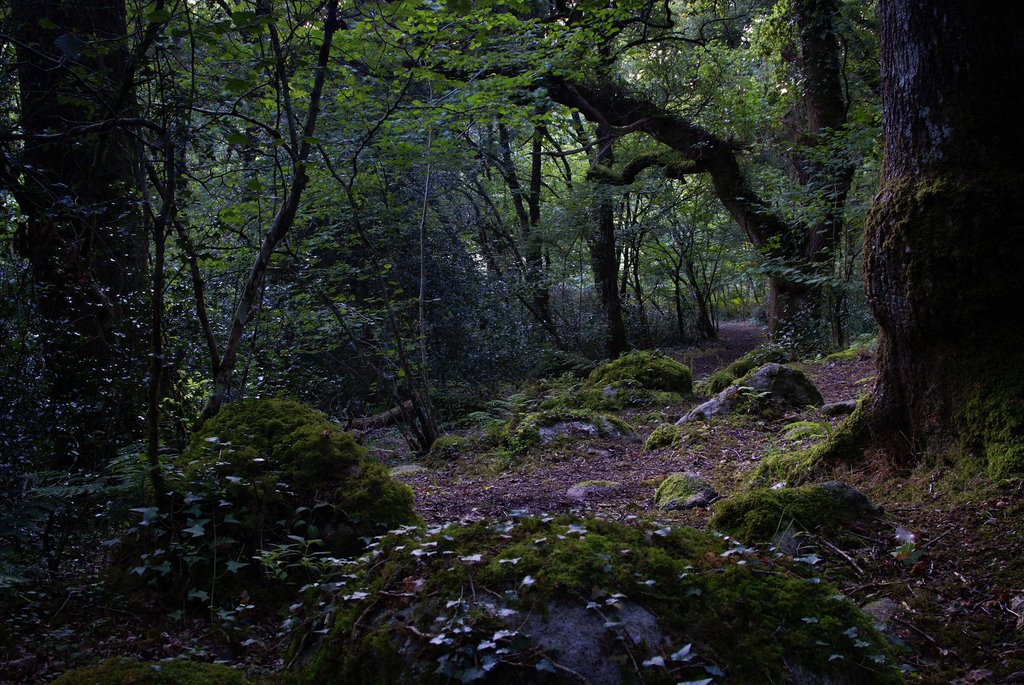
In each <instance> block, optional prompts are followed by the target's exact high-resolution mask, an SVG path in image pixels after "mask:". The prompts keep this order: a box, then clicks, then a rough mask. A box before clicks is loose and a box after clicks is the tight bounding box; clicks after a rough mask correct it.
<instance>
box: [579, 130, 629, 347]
mask: <svg viewBox="0 0 1024 685" xmlns="http://www.w3.org/2000/svg"><path fill="white" fill-rule="evenodd" d="M597 138H598V141H600V142H599V143H598V152H597V154H596V156H595V159H594V163H595V164H602V165H605V166H611V164H612V148H611V144H610V143H606V142H605V141H608V140H610V138H609V137H608V131H607V130H606V128H605V127H603V126H598V127H597ZM594 190H595V193H594V199H593V204H592V211H593V217H592V219H591V220H592V222H593V224H592V226H593V227H592V230H591V233H590V237H589V240H588V241H587V244H588V245H589V248H590V268H591V270H592V271H593V274H594V285H595V286H596V287H597V291H598V295H599V296H600V299H601V314H602V318H603V319H604V324H605V329H606V330H605V353H606V354H607V355H608V356H609V357H611V358H613V359H614V358H615V357H618V356H619V355H620V354H622V353H623V352H625V351H626V350H627V349H629V342H628V340H627V337H626V325H625V323H623V320H622V301H621V300H620V299H619V286H618V275H619V260H618V256H617V251H616V249H615V203H614V200H613V199H612V197H611V194H610V193H609V192H607V190H608V186H605V185H604V184H599V183H595V184H594Z"/></svg>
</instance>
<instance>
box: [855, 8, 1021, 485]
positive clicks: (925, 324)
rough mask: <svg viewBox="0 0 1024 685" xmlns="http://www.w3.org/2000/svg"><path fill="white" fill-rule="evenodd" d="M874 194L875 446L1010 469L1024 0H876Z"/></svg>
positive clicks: (1017, 330)
mask: <svg viewBox="0 0 1024 685" xmlns="http://www.w3.org/2000/svg"><path fill="white" fill-rule="evenodd" d="M880 12H881V22H882V87H883V102H884V121H883V135H884V144H885V150H884V153H885V159H884V167H883V185H882V189H881V192H880V194H879V195H878V197H877V199H876V202H875V204H874V206H873V208H872V210H871V213H870V215H869V217H868V222H867V227H866V232H865V254H866V258H865V266H864V272H865V281H866V287H867V294H868V300H869V302H870V305H871V308H872V310H873V311H874V313H875V316H876V317H877V319H878V322H879V326H880V328H881V333H880V339H879V358H878V381H877V384H876V387H875V389H874V392H873V394H872V396H871V400H870V403H869V405H868V409H869V412H868V427H869V430H870V432H871V437H872V439H873V441H874V442H875V443H877V444H879V445H881V446H883V447H886V448H888V449H889V451H890V452H891V453H892V454H893V455H894V456H895V457H896V458H897V459H898V460H900V461H901V462H902V463H912V462H914V461H916V460H917V459H919V458H920V456H921V455H922V454H924V453H949V452H950V451H951V450H952V452H953V453H954V454H966V453H970V454H974V455H976V456H977V457H980V458H983V459H984V460H985V463H986V465H987V468H988V471H989V473H990V474H991V475H993V476H1003V475H1010V474H1019V473H1024V308H1022V307H1021V306H1020V303H1021V302H1024V279H1022V278H1021V274H1020V270H1021V266H1022V265H1024V190H1022V189H1024V174H1022V172H1021V170H1020V160H1021V158H1022V156H1024V136H1022V135H1021V134H1020V130H1019V121H1020V113H1019V107H1018V99H1017V98H1018V97H1019V93H1020V92H1022V90H1024V32H1021V30H1020V27H1021V25H1022V23H1021V22H1022V21H1024V5H1022V4H1021V3H1019V2H1016V0H1001V1H994V2H988V3H982V4H977V5H967V4H964V3H960V2H956V1H955V0H932V1H929V2H924V1H922V0H883V2H882V3H881V6H880Z"/></svg>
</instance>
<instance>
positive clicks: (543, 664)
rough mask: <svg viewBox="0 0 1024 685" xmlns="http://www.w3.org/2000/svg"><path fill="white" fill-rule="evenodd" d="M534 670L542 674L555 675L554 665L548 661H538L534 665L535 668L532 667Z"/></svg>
mask: <svg viewBox="0 0 1024 685" xmlns="http://www.w3.org/2000/svg"><path fill="white" fill-rule="evenodd" d="M534 668H536V669H537V670H538V671H541V672H542V673H555V672H556V669H555V665H554V664H553V663H551V660H550V659H541V660H540V661H538V662H537V664H536V666H534Z"/></svg>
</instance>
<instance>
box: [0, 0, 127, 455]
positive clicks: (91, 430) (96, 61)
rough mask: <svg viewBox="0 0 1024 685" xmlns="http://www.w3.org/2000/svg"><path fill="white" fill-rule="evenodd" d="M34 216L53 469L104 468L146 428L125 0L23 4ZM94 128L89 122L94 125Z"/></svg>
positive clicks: (18, 23) (18, 7)
mask: <svg viewBox="0 0 1024 685" xmlns="http://www.w3.org/2000/svg"><path fill="white" fill-rule="evenodd" d="M12 10H13V26H14V31H15V34H16V37H17V45H18V62H19V66H18V83H19V88H20V94H21V121H20V123H21V127H22V129H23V131H24V133H25V136H26V142H25V145H24V151H23V155H22V159H21V169H20V170H19V171H20V174H21V176H22V183H21V184H20V187H19V188H17V189H15V190H14V193H15V196H16V197H17V199H18V203H19V205H20V207H21V210H22V212H24V215H25V221H24V224H23V225H22V226H21V227H20V228H19V233H18V236H17V238H18V239H17V243H16V244H17V247H18V250H19V252H20V253H21V254H22V255H23V256H24V257H25V258H26V259H27V260H28V262H29V264H30V266H31V269H32V276H33V282H34V286H35V293H36V305H37V307H38V312H39V315H40V323H41V327H42V331H41V332H42V339H43V351H44V356H45V365H46V373H47V380H48V382H49V392H50V395H51V398H52V403H51V405H50V406H51V409H53V412H54V413H53V415H51V416H48V417H46V418H45V420H46V421H47V422H48V423H49V424H50V425H51V426H53V430H54V445H53V450H54V465H55V466H56V467H58V468H69V467H72V466H74V467H75V468H86V469H88V468H95V467H98V466H101V465H102V464H104V463H105V461H106V460H107V459H109V458H110V457H112V456H113V455H114V454H115V450H116V448H117V447H118V444H119V443H121V442H123V441H124V440H125V439H126V438H127V437H128V436H129V434H131V433H132V432H133V431H134V430H136V429H138V428H139V427H140V425H139V421H138V416H139V414H140V413H141V412H140V408H141V400H142V397H143V395H142V393H140V392H138V391H137V390H138V387H139V386H140V385H141V380H142V369H143V364H142V363H141V362H142V361H143V360H144V353H143V352H142V343H143V341H144V339H143V337H142V335H140V323H141V314H142V307H143V306H144V300H143V293H144V290H143V289H144V284H145V280H146V252H147V247H146V239H145V236H144V232H143V230H142V225H141V215H140V214H139V212H138V208H137V202H135V201H134V199H133V195H134V194H135V189H136V177H137V174H136V170H137V167H136V164H137V162H138V159H137V154H136V153H137V148H136V146H135V143H134V141H133V139H132V137H131V135H130V134H129V133H127V132H126V129H125V128H121V127H119V126H117V125H115V124H111V125H110V126H104V125H103V124H104V123H105V122H114V121H115V120H118V119H123V118H125V117H129V116H131V114H132V109H133V104H134V103H133V95H132V88H131V82H130V81H131V75H130V71H129V69H128V68H127V64H128V60H127V59H126V56H127V55H126V47H125V41H126V35H125V32H126V15H125V4H124V2H123V0H121V1H114V0H74V1H67V2H48V1H46V0H16V1H15V2H14V3H13V6H12ZM96 129H100V130H98V131H96V132H92V133H87V134H86V133H83V131H84V130H96Z"/></svg>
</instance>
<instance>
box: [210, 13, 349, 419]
mask: <svg viewBox="0 0 1024 685" xmlns="http://www.w3.org/2000/svg"><path fill="white" fill-rule="evenodd" d="M340 27H341V24H340V20H339V18H338V0H331V2H329V3H328V7H327V18H326V21H325V25H324V33H323V40H322V42H321V43H320V50H319V53H318V54H317V61H316V76H315V77H314V80H313V87H312V89H311V91H310V96H309V109H308V111H307V112H306V119H305V123H304V125H303V126H302V128H301V129H299V128H298V127H297V125H296V124H295V121H296V118H295V112H294V110H293V109H292V108H291V103H290V100H286V103H287V105H288V110H289V111H288V121H289V122H291V126H292V128H293V130H292V133H291V137H292V139H293V146H292V148H293V149H294V150H295V152H294V157H293V159H292V179H291V184H290V186H289V188H288V192H287V194H286V195H285V198H284V201H283V202H282V203H281V207H280V208H279V209H278V211H277V214H275V215H274V218H273V219H272V220H271V223H270V227H269V228H268V229H267V232H266V233H265V234H264V235H263V241H262V243H261V244H260V250H259V253H258V254H257V255H256V259H255V260H254V261H253V264H252V267H251V268H250V269H249V275H248V277H247V278H246V281H245V284H244V285H243V287H242V292H241V294H240V295H239V298H238V305H237V306H236V308H235V315H234V318H233V319H232V321H231V329H230V333H229V335H228V340H227V343H226V344H225V345H224V353H223V356H222V357H221V358H220V361H219V362H218V363H215V366H214V377H213V390H212V391H211V392H210V396H209V397H208V398H207V400H206V406H205V407H204V408H203V411H202V413H201V414H200V416H199V419H198V420H197V421H196V426H197V427H198V426H200V425H202V424H203V422H205V421H206V420H207V419H209V418H210V417H212V416H214V415H216V413H217V412H218V411H220V407H221V405H222V404H223V403H224V400H225V398H226V397H227V393H228V390H229V388H230V387H231V380H232V378H233V376H234V373H235V366H236V365H237V363H238V352H239V349H240V347H241V344H242V335H243V333H244V332H245V330H246V326H247V325H248V323H249V319H250V318H251V317H252V316H253V315H254V314H255V313H256V311H257V307H258V304H259V301H258V299H257V295H258V293H259V292H260V290H261V289H262V287H263V282H264V279H265V278H266V275H267V269H268V268H269V267H270V258H271V256H273V254H274V251H275V250H276V249H277V246H278V244H279V243H280V242H281V241H282V240H284V238H285V236H287V235H288V231H290V230H291V228H292V225H293V224H294V223H295V216H296V214H297V213H298V211H299V203H300V201H301V199H302V193H303V191H305V189H306V184H307V183H308V182H309V176H308V175H307V173H306V167H307V164H308V162H309V153H310V151H311V149H312V143H311V141H312V140H314V137H313V136H314V134H315V133H316V123H317V118H318V116H319V114H320V98H321V96H322V94H323V90H324V82H325V80H326V78H327V63H328V60H329V58H330V55H331V40H332V38H333V37H334V34H335V33H336V32H337V30H338V29H339V28H340ZM270 33H271V36H272V38H274V45H275V47H276V48H278V49H277V50H276V51H275V52H276V60H277V73H278V76H279V79H280V81H279V86H280V88H281V90H282V92H284V93H287V92H288V90H289V88H290V86H289V84H288V82H287V77H286V76H285V75H284V63H283V62H284V56H283V54H282V53H281V51H280V46H279V45H278V44H277V39H276V36H277V34H276V31H275V30H271V32H270Z"/></svg>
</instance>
